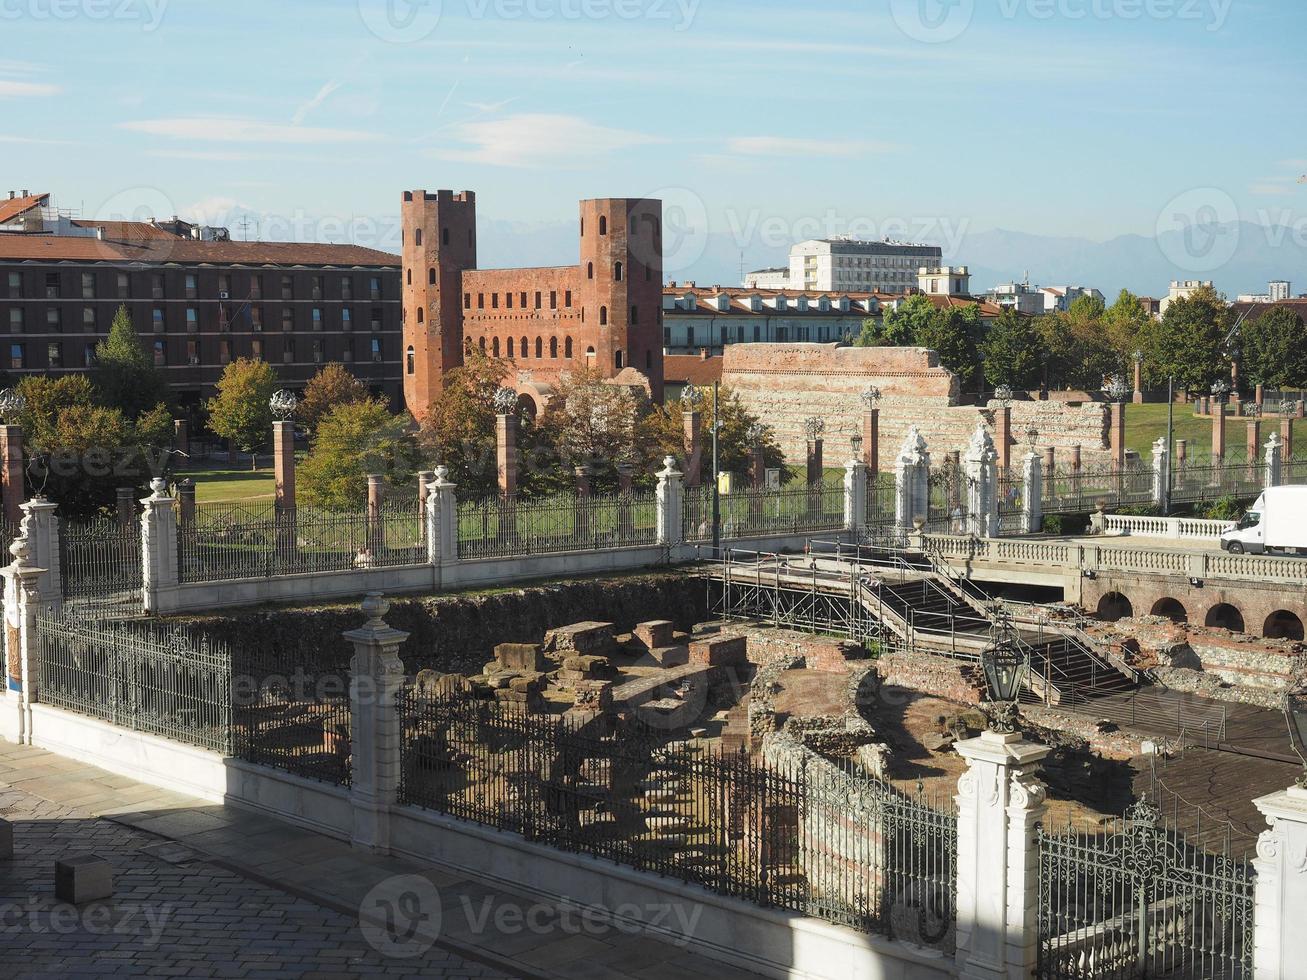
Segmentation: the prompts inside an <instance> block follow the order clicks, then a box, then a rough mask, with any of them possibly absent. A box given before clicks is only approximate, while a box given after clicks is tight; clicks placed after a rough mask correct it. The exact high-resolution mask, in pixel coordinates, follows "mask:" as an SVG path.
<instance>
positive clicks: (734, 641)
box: [690, 636, 749, 667]
mask: <svg viewBox="0 0 1307 980" xmlns="http://www.w3.org/2000/svg"><path fill="white" fill-rule="evenodd" d="M748 662H749V641H748V639H747V638H746V637H743V636H714V637H710V638H708V639H703V640H695V641H694V642H692V643H691V644H690V663H692V664H705V665H707V666H710V667H734V666H740V665H743V664H746V663H748Z"/></svg>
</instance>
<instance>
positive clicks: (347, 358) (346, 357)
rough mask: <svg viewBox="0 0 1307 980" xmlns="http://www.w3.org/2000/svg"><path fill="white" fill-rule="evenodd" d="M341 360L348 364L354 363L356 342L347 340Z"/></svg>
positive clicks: (341, 352) (342, 349)
mask: <svg viewBox="0 0 1307 980" xmlns="http://www.w3.org/2000/svg"><path fill="white" fill-rule="evenodd" d="M340 358H341V360H342V361H344V362H345V363H346V364H353V363H354V341H352V340H349V339H347V340H346V341H345V346H344V347H343V348H341V351H340Z"/></svg>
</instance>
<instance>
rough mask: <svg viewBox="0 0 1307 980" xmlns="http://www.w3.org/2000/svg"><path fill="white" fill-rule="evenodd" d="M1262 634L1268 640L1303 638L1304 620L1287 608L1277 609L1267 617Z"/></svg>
mask: <svg viewBox="0 0 1307 980" xmlns="http://www.w3.org/2000/svg"><path fill="white" fill-rule="evenodd" d="M1262 636H1264V637H1266V638H1267V639H1268V640H1302V639H1303V627H1302V620H1301V619H1300V618H1299V617H1298V615H1297V614H1296V613H1291V612H1289V610H1287V609H1277V610H1275V612H1273V613H1271V614H1270V615H1269V616H1267V617H1266V625H1265V626H1264V627H1263V628H1262Z"/></svg>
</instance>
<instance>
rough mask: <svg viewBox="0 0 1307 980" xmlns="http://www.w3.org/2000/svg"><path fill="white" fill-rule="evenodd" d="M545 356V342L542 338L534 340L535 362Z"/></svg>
mask: <svg viewBox="0 0 1307 980" xmlns="http://www.w3.org/2000/svg"><path fill="white" fill-rule="evenodd" d="M544 356H545V341H544V338H543V337H537V338H536V360H540V358H542V357H544Z"/></svg>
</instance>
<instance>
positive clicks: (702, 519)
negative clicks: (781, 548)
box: [681, 482, 893, 543]
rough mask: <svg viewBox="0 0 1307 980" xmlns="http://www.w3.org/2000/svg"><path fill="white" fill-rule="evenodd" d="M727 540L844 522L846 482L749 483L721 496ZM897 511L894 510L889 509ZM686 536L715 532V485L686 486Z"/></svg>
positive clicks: (696, 538)
mask: <svg viewBox="0 0 1307 980" xmlns="http://www.w3.org/2000/svg"><path fill="white" fill-rule="evenodd" d="M718 507H719V518H720V522H721V525H720V526H721V539H722V540H723V541H729V540H735V539H739V538H748V537H755V536H757V535H765V534H786V533H790V534H798V533H803V532H804V531H830V530H835V529H837V528H842V527H844V521H845V516H844V486H843V485H842V484H838V483H824V482H823V483H814V484H812V485H810V486H790V487H782V488H779V489H778V488H770V489H768V488H760V489H755V488H753V487H744V488H740V489H737V490H732V491H731V492H730V493H723V494H719V496H718ZM890 516H891V517H892V516H893V510H892V509H891V511H890ZM681 518H682V525H683V526H682V530H683V531H684V534H685V540H686V541H690V542H699V543H701V542H705V541H711V540H712V538H713V495H712V488H711V487H698V488H697V489H691V490H687V491H686V492H685V504H684V508H683V511H682V514H681Z"/></svg>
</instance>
